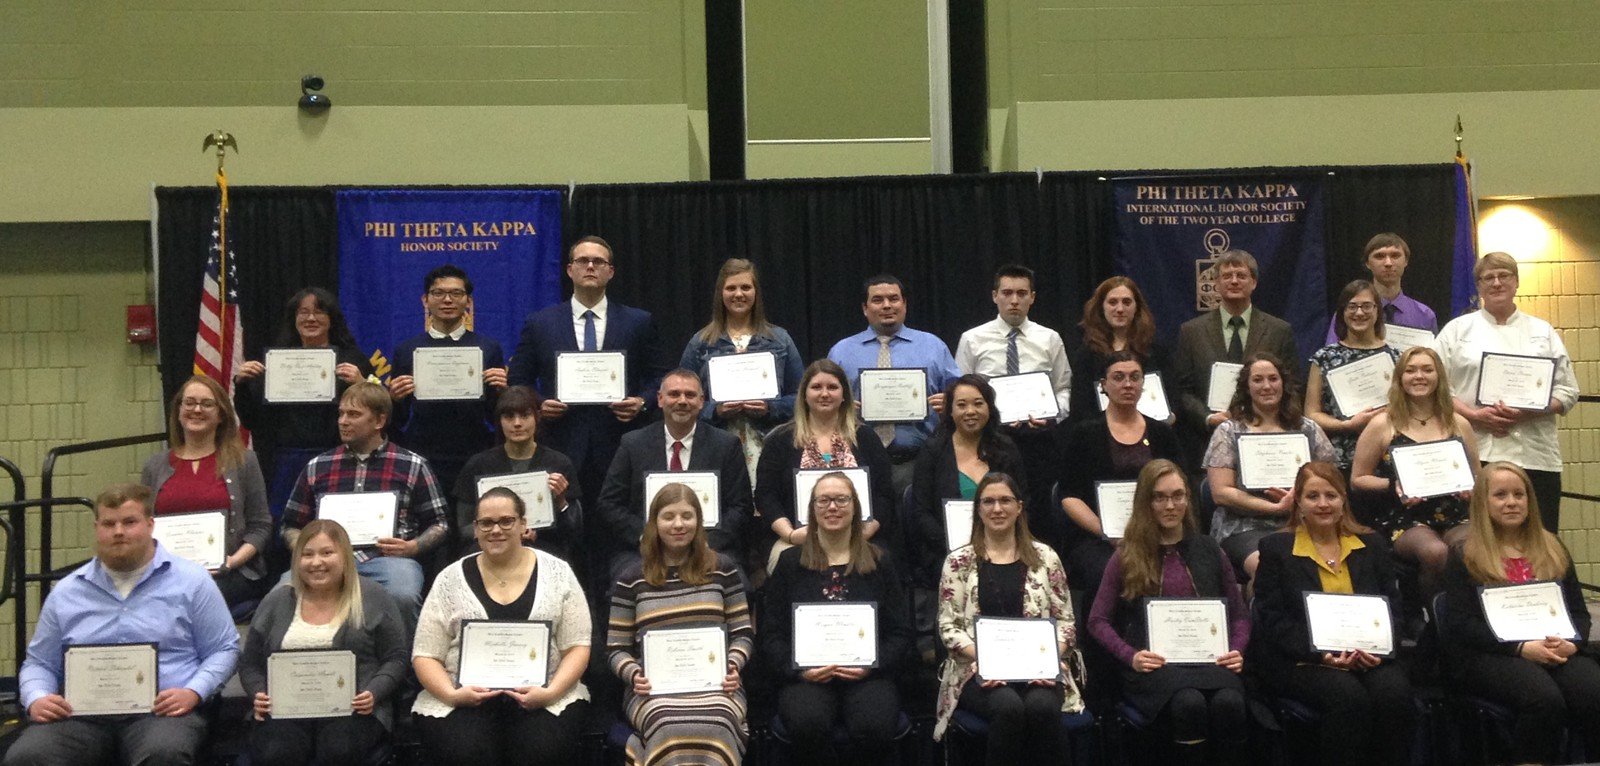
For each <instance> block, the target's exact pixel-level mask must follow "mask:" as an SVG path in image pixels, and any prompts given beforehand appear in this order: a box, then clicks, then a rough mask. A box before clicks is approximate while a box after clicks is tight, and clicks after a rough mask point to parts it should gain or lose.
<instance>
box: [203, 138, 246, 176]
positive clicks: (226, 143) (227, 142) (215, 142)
mask: <svg viewBox="0 0 1600 766" xmlns="http://www.w3.org/2000/svg"><path fill="white" fill-rule="evenodd" d="M213 147H215V148H216V150H217V171H218V172H221V171H222V164H223V162H224V161H226V160H227V151H228V149H230V148H231V149H233V153H234V154H238V153H239V142H238V141H235V140H234V139H233V134H232V133H229V132H227V131H224V130H223V129H222V128H217V129H216V131H214V132H212V133H211V134H209V135H207V136H206V138H205V140H204V141H201V142H200V151H202V152H207V151H211V149H212V148H213Z"/></svg>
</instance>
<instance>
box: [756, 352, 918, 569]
mask: <svg viewBox="0 0 1600 766" xmlns="http://www.w3.org/2000/svg"><path fill="white" fill-rule="evenodd" d="M849 381H850V379H849V377H847V376H846V375H845V374H844V370H843V369H842V368H841V367H839V365H837V364H835V363H834V362H833V361H832V360H829V359H818V360H817V361H815V362H812V363H811V365H810V366H809V367H807V368H806V370H805V374H804V375H803V376H801V378H800V393H801V395H800V398H799V399H797V400H796V401H795V403H794V419H793V420H791V421H789V422H788V423H785V424H783V425H781V426H778V427H777V428H776V429H774V430H773V431H772V433H770V434H768V435H767V441H766V443H765V445H763V447H762V449H761V460H760V462H759V463H758V464H757V466H756V487H755V493H756V512H757V513H758V514H760V516H761V518H762V519H763V520H764V521H766V522H767V523H768V524H769V525H770V526H771V528H772V533H773V534H774V535H777V538H778V542H777V544H776V545H774V546H773V549H772V553H771V555H770V556H769V557H768V560H767V569H768V570H769V571H770V570H771V569H772V567H773V566H775V565H776V564H777V561H778V554H779V553H782V552H783V550H784V549H785V548H789V547H792V546H795V545H799V544H801V543H803V542H805V540H806V529H807V526H806V524H805V523H804V520H803V519H801V518H800V517H799V515H798V514H799V513H800V509H798V508H796V507H795V499H796V498H795V496H794V484H795V476H794V473H795V469H817V468H865V469H867V473H868V478H869V480H870V482H871V486H872V492H871V494H872V498H871V503H872V518H871V519H870V520H868V521H867V522H866V525H865V526H864V527H863V531H864V532H865V534H866V536H867V539H868V540H872V539H874V538H875V537H876V536H877V534H878V533H879V531H880V530H881V529H882V528H883V527H885V526H888V525H889V524H890V522H891V521H892V518H893V516H894V506H895V496H894V484H893V482H892V481H891V477H890V475H889V474H890V471H891V470H892V468H891V466H890V464H889V453H888V452H887V451H886V450H884V448H883V441H882V440H881V439H879V438H878V435H877V434H876V433H874V432H873V430H872V428H870V427H868V426H867V425H866V424H864V423H862V422H861V420H860V418H859V417H858V416H857V414H856V403H855V397H854V396H852V395H851V394H850V382H849ZM890 539H891V538H888V537H885V538H883V539H882V540H880V544H881V545H884V547H887V548H892V547H893V546H892V544H889V542H888V541H889V540H890Z"/></svg>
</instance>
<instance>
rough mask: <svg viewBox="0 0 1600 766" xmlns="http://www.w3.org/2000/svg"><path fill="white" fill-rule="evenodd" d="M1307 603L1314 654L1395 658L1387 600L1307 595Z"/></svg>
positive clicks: (1343, 594)
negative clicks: (1350, 654) (1346, 654)
mask: <svg viewBox="0 0 1600 766" xmlns="http://www.w3.org/2000/svg"><path fill="white" fill-rule="evenodd" d="M1305 603H1306V627H1307V628H1308V629H1309V630H1310V633H1311V649H1312V651H1317V652H1332V653H1334V654H1338V653H1339V652H1353V651H1356V650H1360V651H1363V652H1366V653H1367V654H1372V655H1376V656H1379V657H1388V656H1390V655H1392V654H1394V625H1393V624H1392V623H1391V622H1390V620H1389V599H1388V598H1387V597H1385V596H1364V595H1360V594H1356V595H1351V594H1347V593H1323V592H1321V591H1305Z"/></svg>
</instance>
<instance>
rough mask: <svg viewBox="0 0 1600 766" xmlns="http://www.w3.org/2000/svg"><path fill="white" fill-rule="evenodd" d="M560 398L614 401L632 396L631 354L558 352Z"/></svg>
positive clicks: (575, 401)
mask: <svg viewBox="0 0 1600 766" xmlns="http://www.w3.org/2000/svg"><path fill="white" fill-rule="evenodd" d="M556 398H557V399H559V400H561V401H562V402H564V403H566V404H611V403H612V402H620V401H622V400H623V399H626V398H628V355H627V354H624V353H622V352H621V351H564V352H562V353H559V354H556Z"/></svg>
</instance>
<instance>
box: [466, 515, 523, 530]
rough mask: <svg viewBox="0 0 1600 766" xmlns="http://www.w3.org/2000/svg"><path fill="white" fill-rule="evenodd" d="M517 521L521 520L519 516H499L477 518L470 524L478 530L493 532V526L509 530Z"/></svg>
mask: <svg viewBox="0 0 1600 766" xmlns="http://www.w3.org/2000/svg"><path fill="white" fill-rule="evenodd" d="M519 521H522V517H521V516H501V517H500V518H498V519H478V520H476V521H474V522H472V526H474V527H477V528H478V531H479V532H493V531H494V528H495V527H499V528H501V529H503V530H506V531H508V532H509V531H511V529H512V528H513V527H515V526H517V522H519Z"/></svg>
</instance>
